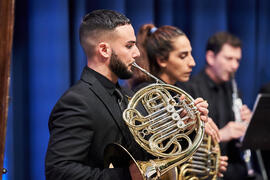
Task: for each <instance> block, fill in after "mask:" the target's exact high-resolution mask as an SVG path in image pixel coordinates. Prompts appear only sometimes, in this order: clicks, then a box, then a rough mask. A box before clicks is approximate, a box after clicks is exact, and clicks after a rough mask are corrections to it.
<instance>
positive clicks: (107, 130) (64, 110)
mask: <svg viewBox="0 0 270 180" xmlns="http://www.w3.org/2000/svg"><path fill="white" fill-rule="evenodd" d="M49 130H50V140H49V144H48V149H47V154H46V164H45V165H46V179H47V180H60V179H61V180H86V179H87V180H90V179H91V180H92V179H114V180H118V179H125V180H126V179H129V178H130V176H129V172H128V167H126V168H114V169H108V168H104V167H103V166H104V165H103V161H104V159H103V157H104V154H103V153H104V149H105V147H106V146H107V145H108V144H110V143H115V142H116V143H120V144H121V145H123V146H124V147H128V150H129V151H132V153H134V154H136V153H140V151H139V150H138V149H137V147H138V146H136V143H134V142H135V141H134V140H133V138H132V137H131V134H130V132H129V131H128V129H127V127H126V126H125V124H124V121H123V119H122V113H121V112H120V110H119V107H118V104H117V103H116V100H115V99H114V98H113V97H112V96H111V95H110V94H109V93H108V92H107V91H106V89H105V88H104V87H103V86H102V84H101V83H100V82H99V81H98V80H97V79H96V78H95V76H94V75H93V74H91V71H90V70H89V68H88V67H85V68H84V70H83V73H82V75H81V79H80V80H79V81H78V82H77V83H76V84H75V85H74V86H73V87H71V88H70V89H69V90H67V92H66V93H65V94H64V95H63V96H62V97H61V98H60V99H59V101H58V102H57V103H56V105H55V107H54V109H53V111H52V113H51V116H50V119H49ZM135 156H136V155H135ZM138 156H143V154H140V155H138Z"/></svg>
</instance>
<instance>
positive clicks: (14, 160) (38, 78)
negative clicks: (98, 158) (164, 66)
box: [3, 0, 270, 180]
mask: <svg viewBox="0 0 270 180" xmlns="http://www.w3.org/2000/svg"><path fill="white" fill-rule="evenodd" d="M100 8H105V9H114V10H117V11H119V12H122V13H124V14H126V15H127V17H129V18H130V19H131V20H132V22H133V26H134V29H135V31H137V30H138V28H139V27H140V26H141V25H142V24H144V23H154V24H156V25H157V26H161V25H174V26H177V27H179V28H180V29H182V30H183V31H184V32H185V33H186V34H187V35H188V37H189V38H190V40H191V44H192V47H193V56H194V58H195V60H196V63H197V66H196V67H195V68H194V72H193V73H198V72H199V71H200V69H201V68H203V66H204V64H205V59H204V51H205V44H206V41H207V39H208V37H209V36H210V35H212V34H213V33H215V32H217V31H229V32H231V33H233V34H235V35H237V36H239V37H240V38H241V39H242V41H243V58H242V61H241V65H240V68H239V71H238V73H237V75H236V78H237V82H238V86H239V88H240V89H241V90H242V94H243V101H244V103H246V104H248V106H249V107H250V108H252V106H253V103H254V100H255V98H256V95H257V92H258V90H259V88H260V86H261V85H262V84H264V83H266V82H268V81H270V70H269V68H270V57H269V52H270V33H269V32H270V1H268V0H237V1H235V0H218V1H217V0H185V1H184V0H88V1H87V0H76V1H75V0H70V1H55V0H46V1H43V0H39V1H37V0H20V1H19V0H18V1H16V7H15V29H14V43H13V59H12V65H11V92H10V95H11V103H10V106H9V117H8V128H7V140H6V154H5V167H6V168H7V169H8V173H7V174H6V175H4V176H3V178H4V179H8V180H18V179H20V180H44V179H45V175H44V159H45V153H46V148H47V143H48V138H49V132H48V117H49V114H50V111H51V110H52V108H53V106H54V104H55V103H56V101H57V100H58V98H59V97H60V96H61V95H62V93H63V92H64V91H65V90H66V89H67V88H68V87H69V86H71V85H72V84H74V82H76V81H77V80H78V79H79V77H80V72H81V70H82V68H83V66H84V65H85V64H86V58H85V56H84V54H83V52H82V49H81V47H80V45H79V40H78V27H79V24H80V20H81V18H82V16H83V15H84V14H86V13H87V12H89V11H91V10H94V9H100Z"/></svg>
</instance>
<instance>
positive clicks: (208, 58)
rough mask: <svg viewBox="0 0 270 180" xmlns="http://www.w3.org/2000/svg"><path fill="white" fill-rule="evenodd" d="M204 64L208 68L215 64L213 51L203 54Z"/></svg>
mask: <svg viewBox="0 0 270 180" xmlns="http://www.w3.org/2000/svg"><path fill="white" fill-rule="evenodd" d="M205 59H206V62H207V64H208V65H209V66H212V65H213V64H214V63H215V59H216V55H215V53H214V52H213V51H211V50H208V51H206V54H205Z"/></svg>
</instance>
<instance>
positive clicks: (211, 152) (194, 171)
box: [179, 134, 220, 180]
mask: <svg viewBox="0 0 270 180" xmlns="http://www.w3.org/2000/svg"><path fill="white" fill-rule="evenodd" d="M219 158H220V147H219V144H218V142H217V141H215V140H213V139H212V137H211V136H209V135H207V134H205V135H204V138H203V141H202V143H201V145H200V147H199V148H198V150H197V151H196V152H195V153H194V154H193V156H192V157H191V158H190V159H189V160H188V161H187V162H185V163H184V164H182V165H181V166H179V171H180V173H179V180H200V179H202V180H204V179H211V180H215V179H217V174H218V172H219Z"/></svg>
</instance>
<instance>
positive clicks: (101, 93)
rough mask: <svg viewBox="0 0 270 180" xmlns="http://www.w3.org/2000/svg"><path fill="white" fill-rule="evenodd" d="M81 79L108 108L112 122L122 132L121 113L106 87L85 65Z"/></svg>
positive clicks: (123, 124)
mask: <svg viewBox="0 0 270 180" xmlns="http://www.w3.org/2000/svg"><path fill="white" fill-rule="evenodd" d="M81 80H82V81H85V82H87V83H88V84H89V85H90V86H89V87H90V89H91V90H92V91H93V92H94V93H95V94H96V96H97V97H98V98H99V99H100V101H102V102H103V104H104V106H105V107H106V108H107V109H108V111H109V112H110V114H111V115H112V117H113V120H114V122H115V123H116V125H117V126H118V128H119V129H120V130H121V133H122V134H123V137H125V136H124V133H123V128H125V127H123V126H125V123H124V121H123V118H122V113H121V111H120V109H119V107H118V104H117V103H116V101H114V99H113V98H112V97H111V95H110V94H109V93H108V92H107V91H106V89H105V88H104V87H103V86H102V84H101V83H100V82H99V81H98V80H97V79H96V77H95V76H93V75H92V73H91V72H90V70H89V69H88V67H85V68H84V70H83V73H82V76H81Z"/></svg>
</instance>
